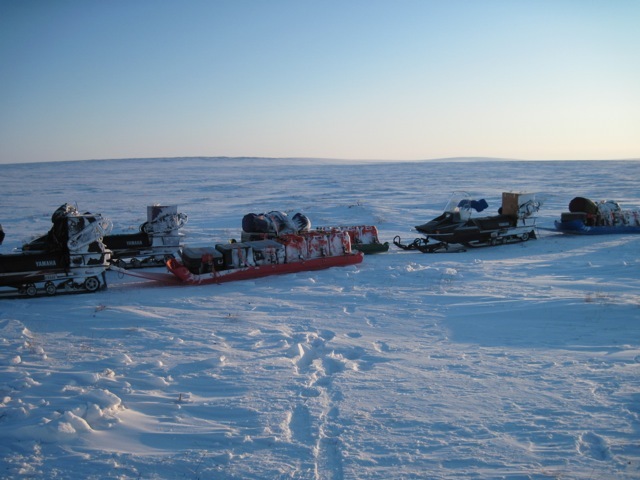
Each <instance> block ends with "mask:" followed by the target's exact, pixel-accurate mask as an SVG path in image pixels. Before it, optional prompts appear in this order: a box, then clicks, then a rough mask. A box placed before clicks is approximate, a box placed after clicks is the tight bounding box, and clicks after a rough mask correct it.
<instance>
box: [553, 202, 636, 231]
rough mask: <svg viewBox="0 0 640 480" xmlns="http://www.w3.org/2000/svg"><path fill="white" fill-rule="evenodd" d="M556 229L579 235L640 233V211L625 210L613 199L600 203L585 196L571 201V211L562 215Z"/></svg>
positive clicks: (556, 223)
mask: <svg viewBox="0 0 640 480" xmlns="http://www.w3.org/2000/svg"><path fill="white" fill-rule="evenodd" d="M555 226H556V230H558V231H560V232H563V233H573V234H579V235H603V234H611V233H640V211H638V210H623V209H622V208H621V207H620V205H619V204H618V203H617V202H614V201H613V200H602V201H600V202H598V203H596V202H594V201H592V200H589V199H588V198H584V197H575V198H573V199H572V200H571V201H570V202H569V212H563V213H562V214H561V215H560V221H559V222H558V221H557V220H556V222H555Z"/></svg>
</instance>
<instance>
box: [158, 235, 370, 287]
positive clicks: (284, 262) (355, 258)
mask: <svg viewBox="0 0 640 480" xmlns="http://www.w3.org/2000/svg"><path fill="white" fill-rule="evenodd" d="M362 258H363V254H362V253H361V252H352V251H351V240H350V237H349V234H348V233H346V232H342V231H338V230H335V231H331V232H301V233H299V234H293V233H289V234H283V235H280V236H278V237H277V238H275V239H262V240H250V241H245V242H232V243H229V244H217V245H215V246H213V247H199V248H190V247H185V248H183V250H182V259H181V261H179V260H177V259H175V258H170V259H168V260H167V262H166V264H167V268H168V269H169V271H170V272H171V273H173V274H174V275H175V276H176V277H177V278H178V279H180V280H181V281H182V282H184V283H186V284H190V285H205V284H212V283H224V282H231V281H236V280H248V279H253V278H260V277H265V276H269V275H279V274H285V273H296V272H303V271H309V270H320V269H325V268H330V267H340V266H347V265H354V264H357V263H360V262H362Z"/></svg>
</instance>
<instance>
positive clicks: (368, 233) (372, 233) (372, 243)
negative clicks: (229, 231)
mask: <svg viewBox="0 0 640 480" xmlns="http://www.w3.org/2000/svg"><path fill="white" fill-rule="evenodd" d="M312 231H316V232H332V231H342V232H346V233H347V234H348V235H349V238H350V240H351V248H352V249H353V250H358V251H360V252H362V253H364V254H372V253H381V252H386V251H387V250H389V242H385V243H381V242H380V240H379V239H378V229H377V228H376V227H375V226H374V225H354V226H336V227H316V228H315V230H313V229H312V228H311V221H310V220H309V219H308V218H307V217H306V216H305V215H303V214H301V213H296V214H294V215H293V216H291V217H289V216H288V215H287V214H286V213H284V212H278V211H273V212H268V213H260V214H255V213H249V214H247V215H245V216H244V218H243V219H242V233H241V236H240V239H241V241H242V242H245V241H252V240H265V239H276V238H278V237H279V236H280V235H287V234H301V233H305V232H312Z"/></svg>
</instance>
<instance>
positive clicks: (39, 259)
mask: <svg viewBox="0 0 640 480" xmlns="http://www.w3.org/2000/svg"><path fill="white" fill-rule="evenodd" d="M51 221H52V223H53V226H52V227H51V230H50V231H49V233H48V234H47V235H45V236H44V237H41V238H40V239H38V242H37V244H36V246H35V247H34V248H33V249H31V248H30V247H29V245H25V246H24V247H23V250H22V252H18V253H10V254H5V255H0V287H7V289H3V291H2V293H3V294H9V295H15V294H16V293H17V295H18V296H27V297H34V296H36V295H40V294H46V295H55V294H56V293H79V292H95V291H96V290H99V289H101V288H106V286H107V282H106V277H105V270H106V268H107V267H108V266H109V258H110V252H109V251H108V250H107V248H106V247H105V245H104V243H103V242H102V239H103V237H104V235H105V234H106V233H108V231H109V229H110V228H111V223H110V222H109V221H108V220H106V219H104V218H103V217H102V216H101V215H96V214H91V213H82V214H81V213H79V212H78V210H77V208H76V207H74V206H72V205H70V204H68V203H66V204H64V205H62V206H61V207H59V208H58V209H57V210H56V211H55V212H54V213H53V215H52V217H51Z"/></svg>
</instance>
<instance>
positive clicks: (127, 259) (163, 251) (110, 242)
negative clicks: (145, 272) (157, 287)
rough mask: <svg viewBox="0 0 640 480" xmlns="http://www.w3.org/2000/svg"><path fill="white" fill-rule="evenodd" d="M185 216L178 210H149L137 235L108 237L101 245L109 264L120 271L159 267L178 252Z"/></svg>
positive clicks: (125, 234)
mask: <svg viewBox="0 0 640 480" xmlns="http://www.w3.org/2000/svg"><path fill="white" fill-rule="evenodd" d="M186 223H187V215H185V214H184V213H178V207H177V206H175V205H171V206H158V205H156V206H149V207H147V221H146V222H144V223H143V224H142V225H140V231H139V232H138V233H131V234H127V233H120V234H115V235H107V236H106V237H105V238H104V243H105V245H106V246H107V248H108V249H109V250H111V263H112V264H113V265H115V266H117V267H120V268H142V267H157V266H162V265H164V264H165V262H166V261H167V260H168V259H169V258H170V257H174V256H176V255H177V254H178V253H179V251H180V238H181V235H180V233H179V230H180V228H182V227H183V226H184V225H185V224H186Z"/></svg>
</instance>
